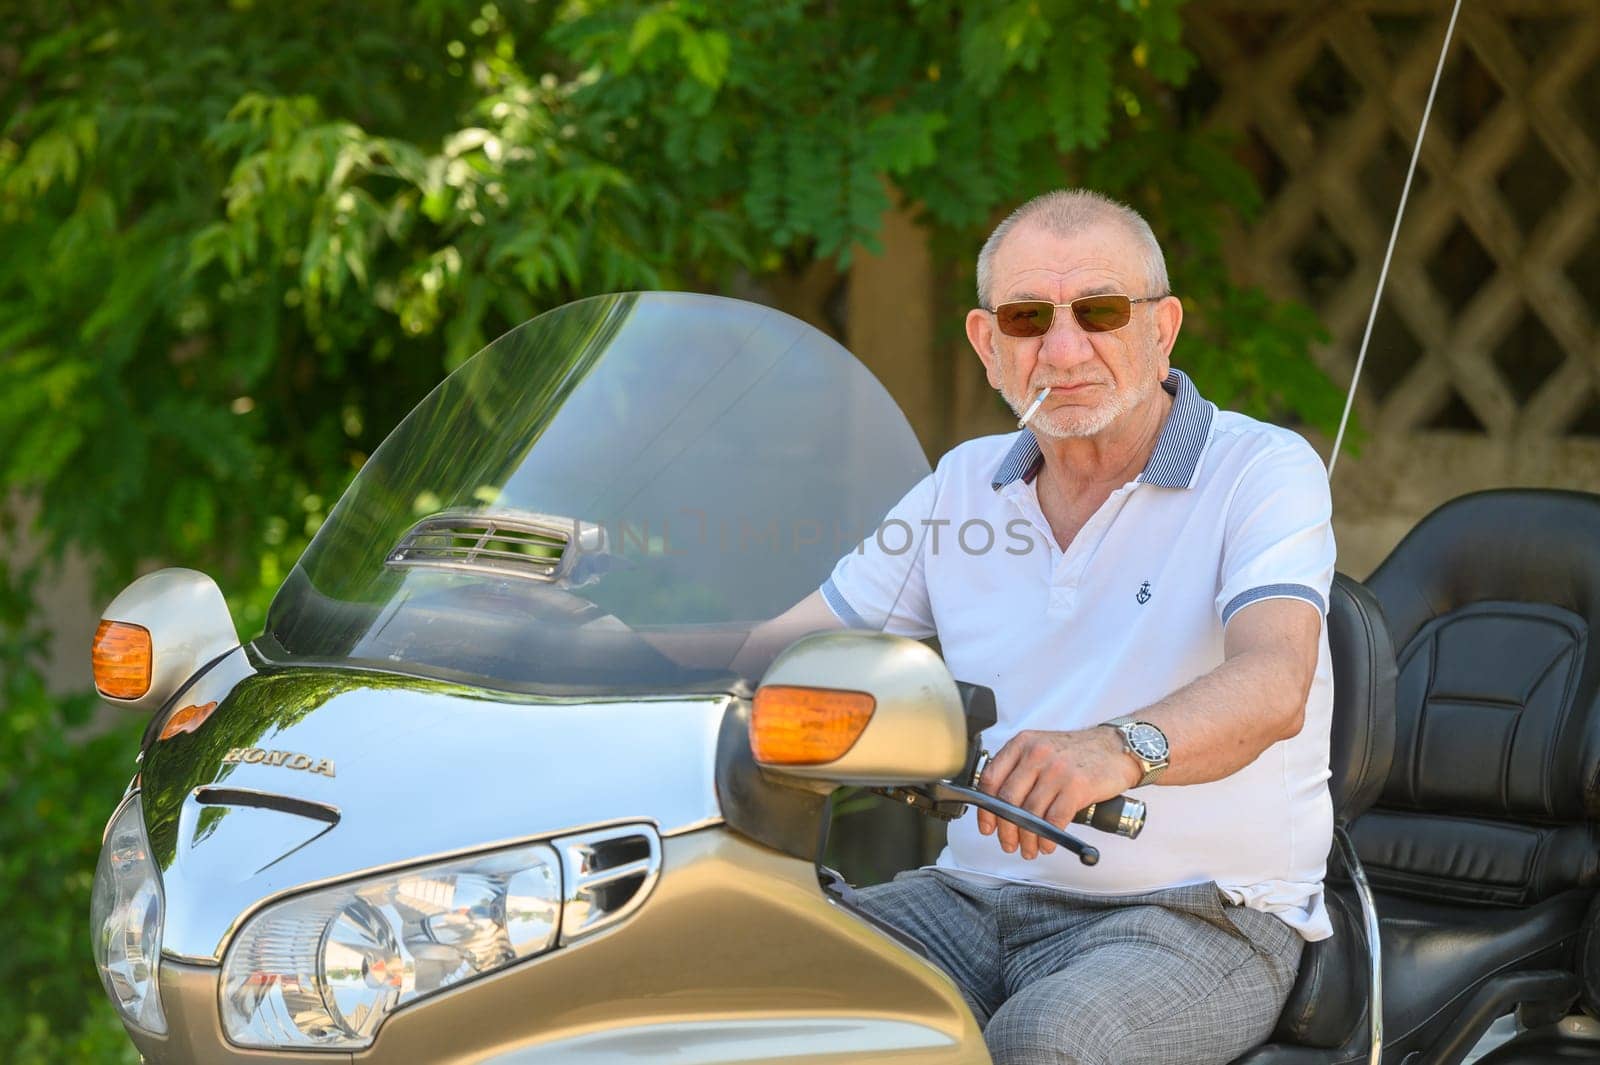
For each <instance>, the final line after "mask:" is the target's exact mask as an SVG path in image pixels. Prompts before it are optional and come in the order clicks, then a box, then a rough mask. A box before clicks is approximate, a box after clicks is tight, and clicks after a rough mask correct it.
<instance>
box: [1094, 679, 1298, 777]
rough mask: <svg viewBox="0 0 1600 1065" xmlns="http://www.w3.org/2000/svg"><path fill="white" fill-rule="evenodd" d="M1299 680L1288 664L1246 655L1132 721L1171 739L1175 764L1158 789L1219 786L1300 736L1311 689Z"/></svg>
mask: <svg viewBox="0 0 1600 1065" xmlns="http://www.w3.org/2000/svg"><path fill="white" fill-rule="evenodd" d="M1300 672H1301V671H1300V670H1297V669H1296V668H1295V664H1294V663H1291V662H1288V661H1286V660H1285V656H1282V655H1272V654H1268V653H1265V652H1260V651H1248V652H1245V653H1243V654H1240V655H1237V656H1235V657H1233V658H1230V659H1228V660H1227V661H1226V662H1223V663H1222V664H1221V665H1220V666H1218V667H1217V668H1216V669H1213V670H1212V671H1211V672H1210V673H1206V674H1204V675H1202V676H1199V677H1196V678H1195V679H1194V680H1192V681H1190V682H1189V683H1188V684H1185V685H1184V686H1183V687H1181V688H1179V689H1178V690H1177V691H1175V692H1173V693H1172V694H1171V695H1169V696H1167V697H1166V698H1165V699H1162V700H1161V701H1160V702H1157V703H1154V704H1152V705H1151V706H1148V707H1146V708H1145V709H1143V710H1141V711H1139V712H1137V713H1135V714H1133V715H1132V716H1134V717H1135V718H1138V719H1139V720H1141V721H1148V722H1150V723H1151V724H1153V725H1155V726H1156V727H1157V728H1159V729H1160V730H1161V731H1162V732H1164V733H1166V736H1167V746H1168V749H1169V751H1170V756H1169V757H1170V759H1171V764H1170V765H1169V766H1168V767H1167V770H1166V772H1165V773H1163V774H1162V775H1161V779H1160V783H1161V784H1168V785H1174V784H1205V783H1207V782H1209V781H1212V780H1221V779H1222V778H1223V777H1226V776H1230V775H1232V774H1234V773H1237V772H1238V771H1239V770H1241V769H1243V768H1244V767H1245V766H1247V765H1249V764H1250V763H1251V762H1253V761H1255V760H1256V759H1257V758H1259V757H1260V756H1261V752H1263V751H1265V750H1266V749H1267V748H1268V747H1270V746H1272V745H1273V744H1274V743H1277V742H1278V741H1280V740H1286V739H1288V738H1290V737H1291V736H1294V735H1296V734H1298V733H1299V731H1300V727H1301V725H1302V724H1303V723H1304V720H1305V707H1306V695H1307V692H1308V691H1309V687H1310V676H1309V674H1307V675H1305V676H1304V677H1302V676H1299V675H1297V674H1298V673H1300ZM1119 742H1120V741H1119Z"/></svg>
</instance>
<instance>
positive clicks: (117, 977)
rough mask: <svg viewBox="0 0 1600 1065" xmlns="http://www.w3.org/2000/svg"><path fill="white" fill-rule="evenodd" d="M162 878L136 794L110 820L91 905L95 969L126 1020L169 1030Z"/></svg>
mask: <svg viewBox="0 0 1600 1065" xmlns="http://www.w3.org/2000/svg"><path fill="white" fill-rule="evenodd" d="M161 906H162V900H161V877H160V875H159V874H157V872H156V866H155V862H153V861H151V860H150V844H149V841H148V840H146V839H145V834H144V808H143V806H142V805H141V804H140V802H139V796H138V795H137V794H135V795H134V796H133V797H132V798H130V799H129V800H128V801H127V802H126V803H125V804H124V805H123V807H122V809H121V810H120V811H119V812H118V813H117V815H116V816H115V817H114V818H112V820H111V827H110V828H108V829H107V830H106V841H105V845H104V846H102V847H101V848H100V864H99V865H98V866H97V867H96V868H95V871H94V895H93V898H92V900H91V902H90V904H89V921H90V929H91V931H92V932H93V934H94V963H95V967H96V968H98V969H99V970H100V980H101V982H102V983H103V984H105V987H106V994H108V995H110V996H111V1001H112V1002H114V1003H115V1004H116V1007H117V1009H118V1011H119V1012H121V1014H122V1018H123V1020H125V1021H127V1022H128V1023H129V1024H132V1025H134V1026H136V1027H138V1028H141V1029H143V1030H144V1031H146V1032H152V1033H154V1034H156V1035H160V1034H162V1033H164V1032H166V1030H167V1017H166V1014H165V1013H163V1012H162V1009H161V987H160V984H159V981H158V979H157V976H158V971H159V967H160V962H161Z"/></svg>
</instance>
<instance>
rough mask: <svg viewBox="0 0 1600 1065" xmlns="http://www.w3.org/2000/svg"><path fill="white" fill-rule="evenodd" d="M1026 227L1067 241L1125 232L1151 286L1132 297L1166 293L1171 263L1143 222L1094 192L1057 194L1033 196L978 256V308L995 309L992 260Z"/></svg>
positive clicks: (1134, 213) (997, 228) (1062, 191)
mask: <svg viewBox="0 0 1600 1065" xmlns="http://www.w3.org/2000/svg"><path fill="white" fill-rule="evenodd" d="M1023 222H1038V223H1039V224H1041V225H1043V226H1044V227H1045V228H1046V229H1048V230H1049V231H1050V232H1052V233H1057V234H1061V235H1068V234H1072V233H1076V232H1079V231H1081V230H1085V229H1089V228H1091V227H1093V226H1097V225H1104V224H1107V223H1110V224H1112V225H1118V226H1121V227H1122V228H1123V229H1124V230H1125V231H1127V233H1128V234H1129V235H1130V236H1131V237H1133V239H1134V241H1135V242H1136V243H1137V244H1138V245H1139V250H1140V252H1141V256H1142V258H1143V259H1144V272H1145V278H1146V280H1147V281H1149V283H1150V286H1151V288H1150V291H1149V292H1135V293H1132V295H1134V296H1157V295H1165V294H1166V293H1167V291H1168V290H1167V260H1166V257H1165V256H1163V255H1162V254H1161V245H1160V243H1159V242H1158V241H1157V240H1156V235H1155V233H1154V232H1152V231H1151V229H1150V223H1149V222H1146V221H1145V220H1144V216H1143V215H1141V214H1140V213H1139V212H1138V211H1135V210H1134V209H1133V208H1132V207H1129V206H1128V205H1127V204H1125V203H1118V202H1117V201H1116V200H1113V199H1112V198H1111V197H1109V196H1105V195H1102V194H1101V193H1098V192H1095V191H1093V190H1092V189H1057V190H1056V191H1054V192H1046V193H1044V194H1043V195H1041V196H1035V197H1034V198H1033V199H1031V200H1029V201H1028V202H1027V203H1025V204H1023V205H1022V206H1021V207H1018V208H1017V209H1016V210H1015V211H1012V212H1011V213H1010V214H1009V215H1007V216H1006V218H1005V221H1003V222H1001V223H1000V224H999V225H997V226H995V227H994V232H993V233H990V234H989V239H988V240H986V241H984V242H983V248H982V249H981V250H980V251H979V252H978V306H980V307H991V308H992V307H993V306H994V304H993V303H991V302H990V296H991V293H992V289H991V286H992V285H993V284H994V257H995V254H996V253H997V252H999V250H1000V245H1001V243H1002V242H1003V241H1004V240H1005V239H1006V235H1007V234H1008V233H1010V232H1011V231H1012V230H1013V229H1015V228H1016V227H1017V226H1019V225H1021V224H1022V223H1023Z"/></svg>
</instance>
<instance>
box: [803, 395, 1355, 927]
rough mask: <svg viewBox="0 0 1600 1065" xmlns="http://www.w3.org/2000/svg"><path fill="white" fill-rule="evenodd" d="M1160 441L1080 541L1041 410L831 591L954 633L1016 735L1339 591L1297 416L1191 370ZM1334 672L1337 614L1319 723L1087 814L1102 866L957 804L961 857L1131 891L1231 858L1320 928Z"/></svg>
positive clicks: (1238, 887)
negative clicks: (1243, 615)
mask: <svg viewBox="0 0 1600 1065" xmlns="http://www.w3.org/2000/svg"><path fill="white" fill-rule="evenodd" d="M1164 387H1165V388H1166V390H1167V391H1168V392H1169V393H1171V394H1172V395H1173V405H1172V411H1171V413H1170V414H1169V415H1168V418H1167V421H1166V424H1165V425H1164V426H1163V427H1162V431H1161V437H1160V439H1159V440H1158V441H1157V443H1156V447H1155V451H1154V452H1153V453H1152V454H1151V456H1150V462H1149V464H1148V465H1147V466H1146V467H1145V469H1144V471H1143V472H1142V473H1140V475H1139V477H1138V478H1137V479H1136V480H1133V481H1130V482H1129V483H1127V484H1125V485H1123V486H1122V487H1121V488H1119V489H1117V490H1116V491H1115V492H1113V493H1112V494H1111V496H1110V498H1108V499H1107V500H1106V501H1105V503H1104V504H1102V505H1101V507H1100V509H1099V510H1098V511H1096V512H1095V514H1094V516H1093V517H1091V518H1090V519H1089V521H1088V522H1087V523H1086V524H1085V525H1084V526H1083V529H1082V530H1081V531H1080V532H1079V533H1078V535H1077V537H1076V538H1075V539H1074V540H1073V541H1072V543H1071V545H1070V546H1069V547H1068V549H1067V550H1066V551H1065V552H1063V551H1062V550H1061V549H1060V548H1059V547H1057V546H1056V543H1055V539H1054V537H1053V536H1052V535H1051V532H1050V526H1049V523H1048V522H1047V521H1046V520H1045V518H1044V514H1043V512H1042V511H1041V510H1040V508H1039V498H1038V494H1037V492H1036V491H1035V487H1034V474H1035V473H1037V471H1038V468H1039V465H1040V461H1041V457H1040V452H1039V444H1038V441H1037V440H1036V439H1035V438H1034V435H1033V433H1032V431H1031V430H1023V431H1021V432H1019V433H1011V434H1005V435H1000V436H988V437H982V438H979V439H977V440H971V441H968V442H966V443H964V444H961V445H960V446H958V447H956V448H954V449H953V450H951V451H950V453H949V454H947V455H945V457H944V458H943V459H942V460H940V462H939V465H938V468H937V469H935V470H934V472H933V473H932V474H930V475H929V476H928V477H926V478H924V479H923V480H922V481H921V482H920V483H919V484H918V485H917V486H916V487H915V488H913V489H912V490H911V491H910V492H908V493H907V494H906V496H905V498H904V499H902V500H901V501H900V502H899V503H898V504H896V506H895V508H894V510H893V511H891V512H890V514H889V515H888V516H887V517H886V518H885V520H884V522H883V523H882V524H881V525H880V526H879V529H878V531H877V533H876V534H875V535H873V536H869V537H868V538H867V539H866V540H865V541H863V543H862V545H861V546H860V547H859V548H857V550H856V551H854V552H852V553H851V554H848V555H846V556H845V557H844V558H842V559H841V560H840V561H839V563H838V565H837V566H836V567H835V568H834V571H833V575H832V576H831V577H830V578H829V580H828V581H827V583H825V584H824V585H823V587H822V594H823V596H824V598H825V599H826V600H827V602H828V604H829V606H830V607H832V609H833V611H834V613H835V614H837V615H838V616H839V618H840V620H841V621H843V622H844V623H845V624H847V625H850V626H852V627H858V628H874V629H880V628H881V629H884V630H885V631H888V632H891V633H896V634H899V635H904V636H911V637H915V638H919V639H920V638H925V637H928V636H935V635H937V636H938V638H939V643H940V646H941V648H942V650H943V652H944V657H945V661H946V662H947V663H948V664H949V666H950V670H951V672H952V673H953V674H954V675H955V676H956V677H957V678H958V679H960V680H964V681H971V682H974V683H978V684H984V685H987V686H988V687H990V688H992V689H994V693H995V699H996V703H997V707H998V711H999V722H998V724H996V725H995V726H994V727H993V728H991V729H989V730H988V731H987V732H986V733H985V735H984V746H985V747H987V748H988V749H989V750H990V751H998V750H999V749H1000V748H1001V746H1003V745H1004V744H1005V743H1006V741H1007V740H1009V739H1010V738H1011V737H1012V736H1014V735H1015V734H1016V733H1018V732H1020V731H1023V730H1024V729H1052V730H1065V729H1079V728H1087V727H1089V726H1092V725H1095V724H1098V723H1100V722H1103V721H1106V720H1108V719H1110V718H1113V717H1117V716H1119V715H1122V714H1131V713H1136V712H1137V711H1138V710H1139V709H1141V708H1142V707H1145V706H1148V705H1150V704H1151V703H1154V702H1156V701H1157V700H1159V699H1161V698H1162V697H1164V696H1166V695H1168V694H1170V693H1171V692H1172V691H1174V690H1175V689H1177V688H1179V687H1182V686H1183V685H1184V684H1187V683H1188V682H1189V681H1191V680H1193V679H1194V678H1195V677H1198V676H1200V675H1202V674H1204V673H1207V672H1210V671H1211V670H1212V669H1214V668H1216V667H1217V666H1218V665H1220V664H1221V662H1222V660H1223V654H1222V650H1223V627H1224V626H1225V625H1226V624H1227V622H1228V620H1229V619H1230V618H1231V617H1233V615H1234V614H1235V613H1237V612H1238V611H1239V610H1240V609H1241V608H1243V607H1245V606H1248V605H1249V604H1251V603H1254V602H1257V601H1259V600H1262V599H1276V598H1285V597H1287V598H1297V599H1303V600H1305V601H1307V602H1309V603H1312V604H1314V605H1315V606H1316V607H1317V608H1318V609H1319V610H1322V611H1324V612H1326V610H1327V605H1326V604H1327V598H1328V588H1329V584H1330V583H1331V581H1332V580H1333V566H1334V543H1333V531H1332V528H1331V526H1330V524H1329V518H1330V516H1331V511H1332V506H1331V503H1330V500H1329V495H1328V482H1327V474H1326V472H1325V470H1324V468H1323V465H1322V462H1321V460H1320V459H1319V458H1318V457H1317V454H1316V452H1315V451H1313V450H1312V449H1311V447H1310V446H1309V445H1308V444H1307V443H1306V442H1305V441H1304V440H1303V439H1301V437H1299V436H1298V435H1297V434H1295V433H1293V432H1290V431H1288V430H1286V429H1281V428H1278V427H1276V426H1272V425H1267V424H1265V423H1263V422H1259V421H1256V420H1255V419H1253V418H1247V417H1245V416H1244V415H1241V414H1235V413H1233V412H1230V411H1220V412H1219V411H1218V410H1217V408H1216V406H1215V405H1214V404H1212V403H1210V402H1209V401H1207V400H1205V399H1203V398H1202V397H1201V396H1200V394H1199V393H1198V392H1197V391H1196V390H1195V387H1194V385H1193V383H1192V382H1190V380H1189V379H1188V377H1187V376H1185V375H1184V374H1182V373H1180V372H1178V371H1176V370H1174V371H1172V372H1171V374H1170V375H1169V376H1168V378H1167V380H1166V382H1165V383H1164ZM1332 701H1333V678H1332V674H1331V671H1330V668H1329V663H1328V638H1327V629H1326V626H1324V629H1323V634H1322V638H1321V649H1320V651H1319V653H1318V659H1317V671H1316V678H1315V680H1314V681H1313V683H1312V686H1311V694H1310V697H1309V698H1308V699H1307V702H1306V715H1305V727H1304V728H1302V729H1301V731H1300V733H1299V734H1298V735H1297V736H1295V737H1293V738H1292V739H1288V740H1283V741H1280V742H1278V743H1275V744H1273V745H1272V746H1271V747H1268V748H1267V749H1266V750H1265V751H1264V752H1263V753H1262V754H1261V756H1260V757H1259V758H1257V759H1256V760H1255V761H1254V762H1252V763H1250V764H1249V765H1248V766H1246V767H1244V768H1243V769H1241V770H1239V771H1238V772H1237V773H1234V774H1233V775H1232V776H1229V777H1226V778H1225V779H1222V780H1217V781H1213V782H1211V783H1209V784H1191V785H1186V786H1172V787H1169V786H1162V785H1159V784H1157V785H1150V786H1147V787H1144V788H1140V789H1137V791H1136V794H1137V795H1138V797H1139V798H1141V799H1143V800H1144V801H1145V802H1146V803H1147V804H1148V807H1149V814H1148V821H1147V824H1146V826H1145V829H1144V832H1143V833H1142V834H1141V835H1140V837H1139V838H1138V839H1137V840H1127V839H1122V838H1121V837H1115V836H1109V835H1104V834H1102V833H1098V832H1095V831H1094V830H1093V829H1088V828H1082V827H1079V828H1077V829H1075V831H1077V832H1079V833H1088V834H1089V835H1091V836H1092V837H1093V843H1094V844H1095V846H1097V847H1098V848H1099V849H1100V854H1101V859H1100V863H1099V864H1098V865H1095V866H1086V865H1083V864H1082V863H1080V862H1079V861H1078V859H1077V857H1076V856H1074V855H1072V854H1070V853H1068V852H1067V851H1065V850H1062V849H1058V850H1057V851H1056V852H1055V853H1054V854H1048V855H1046V854H1041V855H1040V856H1039V857H1037V858H1035V859H1033V860H1032V861H1028V860H1025V859H1024V858H1023V857H1022V856H1021V854H1020V853H1017V854H1006V853H1005V852H1004V851H1002V850H1001V849H1000V844H999V841H998V838H997V837H995V836H982V835H980V834H979V833H978V826H977V817H976V811H975V810H972V809H970V808H969V809H968V811H967V814H966V816H965V817H963V818H961V819H960V820H959V821H956V822H954V823H953V824H952V825H951V826H950V837H949V845H948V846H947V847H946V848H945V850H944V852H943V853H942V854H941V855H940V856H939V861H938V864H939V865H940V866H942V867H945V868H949V869H953V870H958V871H965V872H968V873H973V874H982V875H986V876H993V877H999V878H1003V879H1010V880H1026V881H1029V882H1032V883H1046V884H1056V885H1059V886H1061V887H1064V888H1069V889H1071V890H1073V891H1079V892H1089V893H1094V894H1106V895H1124V894H1137V893H1140V892H1145V891H1154V890H1157V889H1160V888H1168V887H1176V886H1178V885H1182V884H1192V883H1199V882H1204V881H1207V880H1215V881H1216V882H1217V883H1218V884H1219V885H1220V886H1221V888H1222V890H1223V893H1224V894H1225V895H1226V896H1227V897H1228V898H1229V899H1231V900H1232V901H1234V902H1237V903H1242V904H1244V905H1246V906H1250V907H1253V908H1255V909H1258V910H1263V911H1265V912H1268V913H1273V914H1277V915H1278V916H1279V917H1281V918H1282V919H1283V920H1284V921H1285V922H1287V923H1288V924H1289V925H1291V926H1292V927H1294V928H1295V929H1296V930H1297V931H1298V932H1300V934H1301V935H1302V936H1304V937H1305V938H1306V939H1308V940H1316V939H1322V938H1325V937H1327V936H1329V935H1331V934H1332V931H1333V930H1332V926H1331V925H1330V924H1329V921H1328V916H1327V913H1326V911H1325V910H1324V908H1323V904H1322V879H1323V874H1324V871H1325V863H1326V859H1327V855H1328V848H1329V846H1330V844H1331V842H1332V831H1333V807H1332V802H1331V800H1330V798H1329V794H1328V730H1329V720H1330V712H1331V708H1332Z"/></svg>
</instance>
